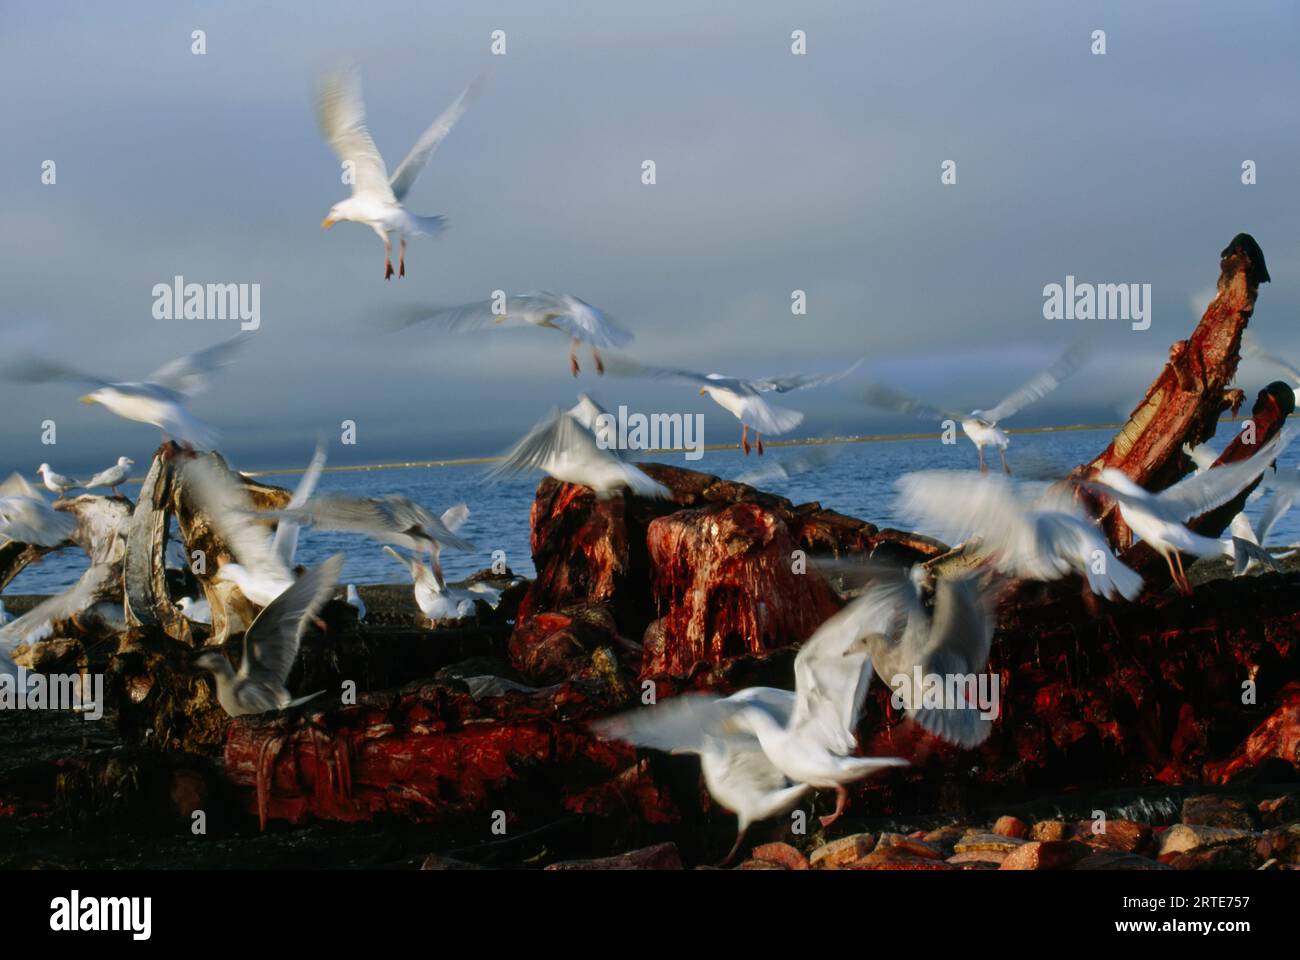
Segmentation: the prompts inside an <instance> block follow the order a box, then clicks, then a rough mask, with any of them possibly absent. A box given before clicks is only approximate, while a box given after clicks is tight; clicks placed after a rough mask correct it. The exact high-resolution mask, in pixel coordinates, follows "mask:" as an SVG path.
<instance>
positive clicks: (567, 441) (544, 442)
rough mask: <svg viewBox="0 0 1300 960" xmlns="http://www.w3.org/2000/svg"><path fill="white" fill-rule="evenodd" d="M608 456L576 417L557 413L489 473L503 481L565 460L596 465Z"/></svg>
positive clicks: (522, 440) (536, 428)
mask: <svg viewBox="0 0 1300 960" xmlns="http://www.w3.org/2000/svg"><path fill="white" fill-rule="evenodd" d="M604 453H607V451H602V450H600V448H599V447H597V446H596V440H595V437H594V436H593V435H592V434H591V433H589V432H588V431H587V430H585V429H584V428H583V427H582V425H581V424H579V423H578V422H577V421H576V420H575V419H574V418H573V417H571V416H569V415H568V414H567V413H565V412H564V411H562V410H559V409H553V410H552V411H551V412H550V413H549V414H548V415H547V416H546V419H544V420H542V421H540V422H539V423H537V424H536V425H535V426H534V427H533V428H532V429H531V430H529V431H528V433H526V434H525V435H524V437H523V439H521V440H520V441H519V442H518V443H516V444H515V445H514V446H513V447H512V448H511V449H510V450H509V452H507V453H506V455H505V457H504V458H502V460H501V462H500V463H497V464H495V465H494V466H493V467H492V469H491V470H489V471H488V476H489V477H490V478H492V479H499V478H501V477H506V476H512V475H514V474H518V473H524V472H526V471H528V470H545V469H546V466H547V465H548V464H550V463H551V462H552V461H553V460H556V459H558V458H561V457H569V458H571V459H575V460H576V459H591V460H593V461H594V460H596V459H598V458H599V457H600V456H601V455H602V454H604ZM611 455H612V453H611Z"/></svg>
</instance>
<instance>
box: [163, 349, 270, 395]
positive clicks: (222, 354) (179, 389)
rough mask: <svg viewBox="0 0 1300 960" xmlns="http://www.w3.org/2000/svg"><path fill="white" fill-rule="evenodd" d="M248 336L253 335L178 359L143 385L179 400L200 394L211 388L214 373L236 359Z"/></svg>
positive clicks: (165, 365) (165, 366) (170, 362)
mask: <svg viewBox="0 0 1300 960" xmlns="http://www.w3.org/2000/svg"><path fill="white" fill-rule="evenodd" d="M249 337H250V334H247V333H241V334H238V335H236V336H234V337H231V338H230V339H228V340H223V341H222V342H221V343H214V344H213V345H212V346H210V347H204V348H203V349H202V350H196V351H194V352H193V353H189V354H186V355H185V356H183V357H177V358H176V359H175V360H171V361H169V362H167V363H165V364H163V365H162V366H161V367H159V368H158V369H157V370H155V371H154V372H153V373H151V374H149V376H147V377H145V381H144V383H143V384H142V386H155V387H161V388H163V390H166V391H170V392H171V393H172V394H174V395H176V396H180V397H192V396H194V395H195V394H198V393H201V392H202V391H204V390H206V389H207V388H208V383H209V377H210V376H211V374H212V373H213V372H214V371H216V370H217V369H218V368H220V367H224V366H225V365H226V364H228V363H230V362H231V361H232V360H234V358H235V355H236V353H237V352H238V351H239V350H240V349H241V348H242V347H243V346H244V344H245V343H247V342H248V340H249Z"/></svg>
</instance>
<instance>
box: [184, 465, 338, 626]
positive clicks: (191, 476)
mask: <svg viewBox="0 0 1300 960" xmlns="http://www.w3.org/2000/svg"><path fill="white" fill-rule="evenodd" d="M324 467H325V450H324V448H323V447H321V446H318V447H317V448H316V452H315V454H314V455H313V457H312V459H311V462H310V463H309V464H308V466H307V469H306V470H305V471H303V475H302V477H301V478H300V479H299V481H298V486H297V487H296V488H295V490H294V492H293V494H292V496H291V498H290V500H289V507H290V508H296V507H299V506H301V505H302V504H304V503H305V502H307V499H308V498H309V497H310V496H311V495H312V492H313V491H314V490H315V488H316V482H317V481H318V480H319V479H320V474H321V471H322V470H323V469H324ZM182 476H183V478H184V480H185V482H186V484H187V485H188V486H189V487H190V489H191V490H192V491H193V496H194V499H195V501H196V502H197V503H198V505H199V506H200V507H201V508H202V510H203V511H204V512H205V513H206V514H207V515H208V517H209V520H210V522H211V524H212V527H213V529H215V530H216V531H217V533H219V534H220V535H221V538H222V539H223V540H224V541H225V543H226V546H227V548H229V550H230V552H231V554H232V555H233V556H234V561H233V562H230V563H225V564H223V565H222V566H221V567H220V568H219V569H218V570H217V571H216V573H215V574H214V575H213V576H214V578H215V579H217V580H223V581H227V582H229V583H233V584H235V586H237V587H239V590H240V592H241V593H243V595H244V596H245V597H247V598H248V600H249V602H251V603H254V604H256V605H257V606H259V607H265V606H267V605H268V604H270V603H271V601H273V600H274V599H275V598H276V597H278V596H279V595H280V594H282V593H283V592H284V591H285V590H286V589H288V587H289V585H290V584H292V583H293V582H294V575H293V566H294V554H295V553H296V551H297V548H298V523H297V522H296V521H294V520H291V519H281V520H280V522H279V523H278V524H277V525H276V529H275V533H274V534H272V533H271V532H270V531H269V530H267V528H266V526H265V524H264V523H262V518H263V517H265V514H259V513H258V512H257V511H255V510H254V509H253V504H252V501H251V500H250V499H249V496H248V493H247V492H246V491H245V490H244V487H243V485H242V484H241V483H240V482H239V481H238V480H237V479H235V475H234V474H232V473H231V472H230V470H229V469H228V468H227V467H226V466H225V465H224V464H223V463H221V462H219V461H218V460H216V459H215V458H212V457H203V458H201V459H198V460H192V461H189V462H188V463H186V465H185V467H184V469H183V473H182Z"/></svg>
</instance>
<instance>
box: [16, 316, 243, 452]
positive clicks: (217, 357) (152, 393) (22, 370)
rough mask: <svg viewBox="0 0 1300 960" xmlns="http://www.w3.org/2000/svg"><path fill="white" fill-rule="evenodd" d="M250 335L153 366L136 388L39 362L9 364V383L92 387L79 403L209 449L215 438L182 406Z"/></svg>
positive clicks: (128, 384) (44, 361)
mask: <svg viewBox="0 0 1300 960" xmlns="http://www.w3.org/2000/svg"><path fill="white" fill-rule="evenodd" d="M249 336H250V334H240V335H238V336H235V337H232V338H231V339H229V340H226V341H223V342H222V343H218V344H215V345H213V346H211V347H207V348H205V349H203V350H199V351H196V352H195V353H191V354H188V355H187V356H184V357H180V358H179V359H176V360H172V361H171V362H170V363H166V364H164V365H163V366H161V367H159V368H158V369H157V370H155V371H154V372H153V373H151V374H149V376H147V377H145V379H144V380H142V381H140V382H138V383H113V382H110V381H108V380H104V379H102V378H100V377H97V376H94V375H92V374H88V373H82V372H81V371H79V370H75V369H73V368H72V367H68V366H66V365H64V364H61V363H57V362H55V361H50V360H45V359H43V358H39V357H30V358H27V359H26V361H23V362H19V363H13V364H11V365H10V367H9V375H10V377H11V378H12V379H15V380H18V381H19V382H24V383H46V382H49V381H52V380H63V381H72V382H79V383H86V384H90V385H92V386H93V387H94V388H95V389H93V390H92V391H91V392H90V393H88V394H86V395H85V396H83V397H82V398H81V401H82V403H92V404H93V403H98V404H100V405H101V406H103V407H105V408H107V409H108V411H109V412H110V413H114V414H116V415H117V416H119V417H122V418H124V419H126V420H135V421H137V422H139V423H151V424H153V425H154V426H156V427H158V428H159V429H160V430H162V431H163V439H164V440H166V439H168V437H169V436H170V437H173V438H175V439H176V440H178V441H180V443H181V444H182V445H184V446H185V447H187V448H189V449H204V450H209V449H211V448H212V445H213V443H214V442H215V441H216V434H215V432H214V431H213V430H212V428H211V427H209V426H207V425H206V424H204V423H202V422H201V421H199V420H198V419H197V418H196V417H194V416H193V415H192V414H191V413H190V412H189V410H188V409H187V408H186V403H187V402H188V401H189V400H190V399H191V398H193V397H194V396H196V395H197V394H199V393H201V392H202V391H203V390H205V389H207V386H208V376H209V374H211V373H212V372H213V371H214V370H215V369H217V368H218V367H220V366H224V365H225V364H227V363H229V362H230V361H231V359H233V356H234V354H235V351H236V350H237V349H238V348H239V347H240V345H242V344H243V343H244V342H245V341H246V339H247V338H248V337H249Z"/></svg>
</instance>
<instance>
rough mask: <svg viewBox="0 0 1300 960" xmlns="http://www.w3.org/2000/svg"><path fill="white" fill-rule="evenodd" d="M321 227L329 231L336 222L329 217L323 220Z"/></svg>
mask: <svg viewBox="0 0 1300 960" xmlns="http://www.w3.org/2000/svg"><path fill="white" fill-rule="evenodd" d="M320 225H321V226H322V227H323V228H324V229H326V230H328V229H329V228H330V227H332V226H334V221H333V220H332V219H330V218H329V217H326V218H325V219H324V220H322V221H321V222H320Z"/></svg>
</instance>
